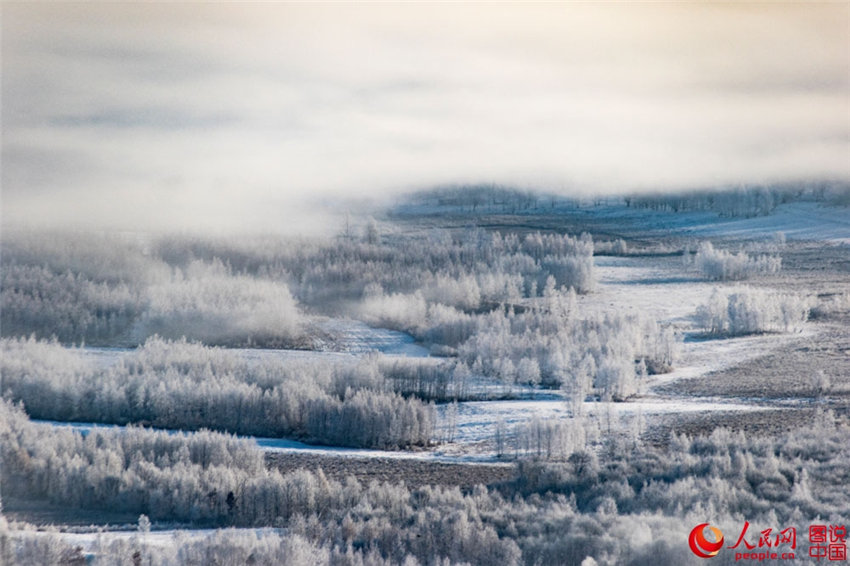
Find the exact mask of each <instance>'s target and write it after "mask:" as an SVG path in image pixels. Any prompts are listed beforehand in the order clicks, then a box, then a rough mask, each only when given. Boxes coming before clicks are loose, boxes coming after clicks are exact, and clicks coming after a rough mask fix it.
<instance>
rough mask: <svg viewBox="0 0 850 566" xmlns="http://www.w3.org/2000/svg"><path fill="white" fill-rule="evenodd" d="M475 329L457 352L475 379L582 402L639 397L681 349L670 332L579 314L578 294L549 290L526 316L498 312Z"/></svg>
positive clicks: (615, 317) (613, 316) (650, 324)
mask: <svg viewBox="0 0 850 566" xmlns="http://www.w3.org/2000/svg"><path fill="white" fill-rule="evenodd" d="M475 322H476V325H475V326H474V327H473V330H472V333H471V336H469V338H468V339H466V340H465V341H463V342H462V343H461V344H459V345H458V346H457V349H458V354H459V356H460V359H461V360H463V361H464V362H465V363H466V364H468V365H469V366H470V367H471V368H472V370H473V372H483V373H484V374H485V375H493V376H496V377H498V378H499V379H501V380H502V381H503V382H505V383H507V384H511V383H515V382H522V383H531V384H534V383H538V382H543V383H545V384H550V385H558V386H562V387H566V388H567V389H569V390H570V391H572V392H574V393H575V394H576V395H578V396H580V397H581V398H583V395H585V394H588V393H590V392H591V391H592V390H595V391H596V392H597V393H599V394H600V396H602V397H605V398H609V399H610V398H614V399H623V398H625V397H628V396H630V395H633V394H635V393H636V392H637V391H638V389H639V382H640V379H641V378H642V377H645V376H646V375H647V374H650V373H663V372H666V371H669V369H670V367H671V366H672V364H673V361H674V357H675V354H676V350H677V344H678V342H677V339H676V336H675V334H674V332H673V330H672V328H670V327H665V328H661V327H659V325H658V324H657V323H655V321H653V320H648V319H643V318H641V317H638V316H632V315H621V314H618V313H613V312H602V313H600V312H587V313H579V312H578V309H577V307H576V299H575V295H574V294H573V293H572V292H569V291H568V292H562V291H557V290H555V289H554V286H553V285H551V284H550V285H548V286H547V288H546V290H545V292H544V298H543V300H541V301H538V302H536V303H533V304H532V305H531V306H530V307H529V308H528V309H526V310H524V311H522V312H516V311H513V310H511V309H507V310H501V311H494V312H492V313H489V314H486V315H480V316H478V317H477V319H476V321H475ZM461 323H462V324H463V323H464V321H463V320H461Z"/></svg>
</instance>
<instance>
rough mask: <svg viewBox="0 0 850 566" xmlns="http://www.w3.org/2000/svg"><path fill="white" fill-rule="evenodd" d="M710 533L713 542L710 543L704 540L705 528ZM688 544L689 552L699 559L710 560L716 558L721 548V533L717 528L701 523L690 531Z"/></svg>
mask: <svg viewBox="0 0 850 566" xmlns="http://www.w3.org/2000/svg"><path fill="white" fill-rule="evenodd" d="M706 527H708V529H709V530H710V531H711V532H712V534H713V535H714V540H715V542H710V541H708V540H707V539H706V538H705V528H706ZM688 544H690V545H691V551H692V552H693V553H694V554H696V555H697V556H699V557H700V558H711V557H712V556H716V555H717V553H718V552H720V549H721V548H723V533H722V532H720V529H718V528H717V527H712V526H710V525H709V524H708V523H703V524H701V525H697V526H696V527H694V530H692V531H691V536H690V537H688Z"/></svg>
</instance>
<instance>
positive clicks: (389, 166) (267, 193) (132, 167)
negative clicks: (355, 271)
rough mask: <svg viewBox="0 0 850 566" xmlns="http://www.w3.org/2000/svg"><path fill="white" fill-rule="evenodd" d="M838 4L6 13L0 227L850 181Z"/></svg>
mask: <svg viewBox="0 0 850 566" xmlns="http://www.w3.org/2000/svg"><path fill="white" fill-rule="evenodd" d="M848 11H850V7H848V6H847V5H846V4H805V5H798V4H752V5H745V6H733V5H698V4H635V5H623V4H606V5H585V4H571V3H565V4H541V5H511V4H493V5H489V4H470V5H452V4H432V5H426V4H423V5H419V4H417V5H392V4H375V5H351V4H321V5H306V4H238V3H232V4H195V3H186V4H108V5H104V4H10V3H7V4H4V5H3V18H2V21H3V41H4V45H3V52H2V58H3V59H2V62H3V77H4V79H3V99H2V101H3V109H2V110H3V125H4V127H3V201H4V203H3V204H4V207H3V219H4V221H7V222H8V221H13V222H14V221H16V220H22V219H26V220H27V221H32V220H33V219H35V218H36V217H37V218H42V219H44V220H45V221H46V222H49V223H59V222H63V221H66V220H71V221H73V222H77V221H82V222H86V223H90V222H110V223H113V224H114V225H127V226H139V227H157V228H164V227H175V226H177V227H181V226H187V227H197V226H223V227H240V226H250V227H258V226H264V227H278V226H279V225H280V220H279V219H280V218H282V217H285V216H290V217H294V216H296V215H292V214H289V215H287V213H288V212H289V213H291V212H292V210H293V209H298V210H299V214H298V215H297V216H299V217H300V216H301V214H300V211H302V210H303V208H304V207H305V206H307V205H306V204H305V203H307V202H311V203H312V202H315V200H317V199H324V200H332V199H335V198H339V197H340V196H344V195H382V194H388V193H391V192H393V191H398V190H405V189H409V188H414V187H424V186H428V185H431V184H439V183H451V182H477V181H484V182H500V183H506V184H519V185H522V186H540V187H542V188H546V189H558V190H565V191H610V190H631V189H641V188H666V187H687V186H694V185H697V186H704V185H711V184H718V183H731V182H764V181H768V182H769V181H777V180H793V179H807V178H823V177H833V178H834V177H838V178H842V179H848V178H850V159H848V157H850V154H848V148H850V145H849V144H848V142H850V90H848V89H850V77H848V73H850V55H849V54H848V50H847V48H846V46H847V44H848V41H850V30H848V25H850V24H848V22H850V17H848V16H850V14H848ZM288 223H289V222H288V221H287V224H288Z"/></svg>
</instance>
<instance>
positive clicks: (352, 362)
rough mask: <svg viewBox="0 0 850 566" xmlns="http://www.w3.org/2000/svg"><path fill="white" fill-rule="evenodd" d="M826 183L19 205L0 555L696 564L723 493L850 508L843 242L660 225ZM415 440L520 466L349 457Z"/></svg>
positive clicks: (8, 298) (774, 205) (749, 500)
mask: <svg viewBox="0 0 850 566" xmlns="http://www.w3.org/2000/svg"><path fill="white" fill-rule="evenodd" d="M742 191H743V192H742ZM742 195H745V196H746V198H744V204H741V206H742V207H743V208H741V209H740V210H734V211H728V210H727V208H726V207H727V205H726V204H723V203H726V202H727V200H726V199H731V201H734V202H737V200H736V199H739V197H741V196H742ZM833 196H834V191H833V190H832V189H824V190H823V191H820V192H819V191H818V190H802V191H796V192H793V191H792V192H788V191H787V190H786V189H785V188H783V187H779V188H770V189H762V188H753V189H734V190H733V191H732V192H731V193H729V194H726V193H711V195H710V196H709V195H708V193H706V194H702V193H698V194H696V195H695V196H693V198H692V199H691V200H686V201H679V200H678V199H679V197H678V196H677V195H668V196H667V199H668V200H667V201H666V202H667V204H663V205H662V204H660V202H661V201H659V200H657V199H656V200H651V199H649V197H646V198H647V200H643V201H642V200H640V199H632V198H631V197H620V198H612V199H608V200H601V201H600V202H598V203H588V202H578V201H575V202H572V201H569V202H568V201H565V200H563V199H559V198H550V197H547V196H545V195H539V194H532V193H523V192H521V191H512V190H508V189H503V188H496V189H493V188H492V187H485V188H484V189H481V190H470V191H460V190H455V189H439V190H436V191H434V192H432V193H429V194H424V193H423V194H419V195H414V196H412V197H410V199H409V200H408V201H406V204H402V205H399V206H397V207H395V208H394V209H392V210H390V211H388V212H386V213H385V214H380V213H378V212H377V211H376V213H375V215H374V216H372V217H363V218H361V219H359V221H357V222H356V223H355V224H354V226H353V227H351V226H346V227H345V228H344V229H341V230H340V231H339V233H338V234H336V235H335V236H333V237H330V238H321V237H317V238H306V237H304V238H302V237H299V238H292V237H285V236H280V235H245V236H240V237H228V238H225V237H219V236H212V235H193V234H186V233H183V234H130V233H122V234H121V235H120V236H116V237H109V238H105V237H102V235H98V234H92V233H83V232H58V231H56V232H44V231H42V232H36V231H30V230H20V231H12V232H9V233H5V234H4V238H3V253H2V257H1V258H0V261H2V270H0V274H2V280H1V281H0V300H2V310H0V323H1V324H0V333H2V337H0V375H2V379H3V381H2V390H0V395H2V401H0V402H2V406H0V417H2V418H0V437H2V462H3V466H2V476H0V485H1V486H2V494H3V497H4V499H3V502H4V510H8V509H11V510H12V511H11V513H9V512H8V511H4V516H3V517H0V557H2V558H0V560H2V561H3V563H4V564H5V563H8V564H31V563H39V564H57V565H66V564H67V565H77V564H83V563H87V564H88V563H91V564H103V565H112V564H133V565H135V564H152V565H171V564H175V565H176V564H198V565H201V564H203V565H206V564H279V563H286V564H293V565H296V566H298V565H301V564H304V565H307V564H328V565H352V566H354V565H366V564H369V565H389V564H403V565H405V566H414V565H423V566H424V565H441V566H443V565H454V564H458V565H461V564H471V565H477V564H481V565H488V564H506V565H514V564H516V565H520V564H523V565H548V564H552V565H556V564H576V565H581V566H592V565H594V564H611V565H613V564H633V565H643V564H689V563H692V560H693V558H694V557H693V554H692V553H691V552H690V550H689V549H688V547H687V544H686V541H687V537H688V533H689V531H690V529H691V528H692V527H693V526H694V525H697V524H700V523H702V522H705V521H710V522H711V524H713V525H715V524H716V525H719V526H720V528H721V529H722V530H723V532H724V533H732V532H734V531H736V530H737V531H738V532H740V529H741V525H742V524H743V523H744V521H749V522H751V523H753V524H758V525H761V527H760V528H767V527H771V528H774V529H777V532H778V530H780V529H784V528H786V527H787V526H788V525H792V524H793V525H804V524H807V523H812V522H815V521H824V522H830V523H831V524H840V523H846V521H847V518H848V517H850V499H848V496H847V494H846V493H844V492H843V491H841V490H838V491H836V489H835V486H840V485H845V484H847V483H848V482H850V477H848V475H847V474H848V473H847V470H848V469H850V456H848V454H847V451H846V446H847V445H848V444H847V443H848V440H850V428H848V426H850V423H848V420H847V414H846V403H845V402H844V395H846V393H847V392H848V391H850V384H848V383H846V379H845V377H846V374H845V373H844V370H843V369H842V368H844V366H843V365H841V363H842V362H841V361H840V360H841V358H840V352H841V351H843V350H842V348H846V346H844V343H845V342H844V340H845V338H844V336H845V334H843V332H844V329H846V328H847V325H846V321H847V317H848V316H850V293H848V292H847V287H846V281H847V278H846V277H847V276H846V273H845V272H844V271H842V267H841V265H843V263H841V262H842V261H844V260H843V259H841V258H843V256H842V255H841V254H842V253H843V251H844V249H845V248H844V247H842V246H841V244H837V245H835V246H833V245H832V244H824V243H822V242H818V243H814V244H813V243H811V242H808V241H800V240H797V239H795V235H794V232H793V231H789V232H788V237H786V233H785V232H783V231H782V230H781V229H782V228H783V226H781V225H777V229H773V228H771V230H770V231H764V230H762V229H761V228H759V230H760V231H759V232H758V233H757V234H756V235H755V236H752V237H746V238H742V237H729V236H725V235H724V234H723V233H722V231H720V232H719V231H708V232H706V233H698V232H693V231H692V228H691V227H690V225H688V224H687V223H685V224H684V226H685V227H684V228H682V229H681V232H680V233H676V232H675V231H671V232H670V234H666V233H665V234H664V235H659V232H657V231H655V229H654V228H653V227H652V224H653V223H655V222H657V221H658V220H657V219H658V218H662V219H664V222H667V223H668V224H666V225H665V226H673V227H674V228H675V227H676V226H677V224H676V222H678V220H677V219H678V218H681V217H682V215H685V216H687V215H689V214H693V213H694V211H697V212H698V213H699V214H710V215H713V216H712V218H714V219H715V222H717V223H719V224H717V225H718V226H721V227H722V226H723V225H722V223H723V222H741V221H743V222H751V221H754V220H756V221H758V220H759V219H761V218H764V217H767V218H771V215H775V214H779V213H781V211H782V210H783V208H782V207H788V206H791V207H794V206H799V205H802V206H804V207H825V208H824V210H827V211H830V210H833V209H831V208H828V207H831V206H832V204H827V203H831V202H832V200H830V199H832V198H833ZM659 198H660V197H659ZM701 199H702V200H701ZM705 199H708V200H705ZM731 201H729V202H731ZM765 203H768V204H765ZM768 205H769V206H768ZM417 207H419V208H418V210H419V212H418V213H416V212H415V211H416V210H417ZM760 207H762V208H763V210H762V208H760ZM434 210H436V211H438V216H437V218H439V219H440V220H439V221H435V220H434V216H433V215H432V212H433V211H434ZM612 210H613V211H614V212H611V211H612ZM805 210H819V209H818V208H811V209H810V208H807V209H805ZM835 210H840V209H835ZM588 211H590V214H588ZM777 211H779V212H777ZM612 214H613V215H614V217H613V218H614V219H613V220H612V217H611V215H612ZM644 214H653V215H661V216H653V217H652V218H653V220H651V221H645V220H642V221H641V222H643V224H640V223H637V224H629V222H632V221H633V220H634V219H635V218H642V215H644ZM618 215H619V216H618ZM635 215H637V216H635ZM471 217H472V218H474V221H470V218H471ZM519 217H527V218H524V220H522V222H521V223H519V224H517V222H518V221H517V218H519ZM620 219H622V220H620ZM630 219H631V220H630ZM712 226H713V225H712ZM771 226H773V225H771ZM836 226H839V228H838V230H839V232H838V235H839V236H840V235H841V232H840V230H841V228H840V224H838V223H836ZM824 254H826V256H825V257H832V256H830V255H829V254H834V257H836V258H838V259H837V260H836V261H835V263H833V264H827V263H824V262H823V259H822V257H821V256H823V255H824ZM780 348H781V351H780ZM815 353H817V354H815ZM774 355H777V356H779V358H777V359H778V360H779V362H778V363H780V364H783V363H785V364H787V367H788V368H794V369H793V371H794V372H796V373H794V374H793V375H791V376H790V377H785V376H784V375H779V376H776V375H775V374H769V373H764V375H762V374H761V373H759V372H762V371H764V372H767V370H766V369H764V368H767V367H768V366H769V365H770V363H771V362H770V361H769V359H770V357H771V356H774ZM797 355H799V356H802V357H800V358H795V357H793V356H797ZM812 355H818V356H821V355H822V356H825V357H823V358H818V359H820V360H827V361H828V362H829V363H834V364H836V365H835V366H834V368H833V367H832V366H830V365H826V366H824V367H825V368H826V369H824V370H822V371H821V372H820V373H818V374H816V375H808V373H806V372H808V370H809V369H810V367H811V365H812V363H813V362H810V361H809V358H808V357H806V356H812ZM760 356H762V357H760ZM748 363H752V364H760V365H756V366H755V367H757V370H755V371H752V370H746V371H745V370H740V371H741V372H744V374H743V376H742V374H741V373H735V372H736V371H738V370H737V369H736V367H737V365H740V366H741V367H753V366H746V364H748ZM818 363H822V362H818ZM736 364H737V365H736ZM799 368H803V369H799ZM789 371H791V370H789ZM804 373H805V375H804ZM809 373H810V372H809ZM770 376H773V377H770ZM767 379H773V380H775V381H771V382H768V381H766V380H767ZM750 381H755V385H752V386H751V389H748V390H747V391H756V393H747V394H739V393H733V391H737V390H736V389H735V388H736V387H750V385H748V384H749V383H750ZM700 384H702V385H701V386H702V387H703V389H710V390H711V391H710V393H709V394H707V393H704V392H703V393H688V391H690V390H689V389H687V388H688V387H690V388H692V389H693V388H698V387H700ZM773 387H776V388H778V389H777V391H776V392H772V393H771V394H770V395H767V394H766V393H765V392H767V391H769V390H770V389H771V388H773ZM783 388H784V389H783ZM709 395H710V396H709ZM774 398H775V399H776V401H775V402H774V401H771V399H774ZM691 411H692V412H691ZM275 443H280V444H279V446H284V449H283V451H282V452H277V453H275V454H276V456H275V457H271V454H272V453H273V452H270V451H269V450H270V449H269V448H268V447H269V446H272V447H274V446H276V445H275ZM287 443H289V444H287ZM293 443H294V444H293ZM291 446H295V448H292V447H291ZM364 449H368V450H369V451H367V452H361V450H364ZM272 450H274V448H272ZM286 450H295V451H301V453H303V454H310V455H311V456H310V457H311V458H314V460H313V461H314V462H316V463H315V464H311V465H307V466H306V467H304V468H301V469H292V468H287V467H283V468H281V467H279V466H278V464H277V463H279V462H281V461H285V460H286V457H287V455H288V454H289V453H290V452H287V451H286ZM346 451H350V452H346ZM294 453H298V452H294ZM402 457H403V458H409V459H413V461H415V462H416V465H417V466H422V467H434V466H438V465H439V463H440V462H441V461H444V460H446V461H450V462H453V463H454V464H462V465H468V466H471V467H475V466H481V467H482V469H483V468H486V467H488V466H489V467H500V468H499V469H502V470H503V469H505V468H506V467H507V469H509V470H510V472H509V473H508V474H507V476H508V477H509V478H510V479H508V480H503V481H498V482H485V481H482V482H480V483H479V484H478V485H467V486H463V487H459V486H457V485H453V484H451V483H450V482H445V483H442V482H436V483H435V482H433V481H431V482H428V483H425V484H424V485H423V484H421V483H419V482H417V481H414V477H413V476H410V477H408V476H405V475H404V474H401V475H398V476H391V477H389V478H388V477H374V476H369V474H368V473H365V474H362V475H359V476H358V475H355V474H354V472H357V471H358V470H362V468H363V467H364V466H365V467H368V461H369V459H385V461H392V459H393V458H402ZM340 468H341V469H342V470H343V472H342V473H341V472H340ZM345 470H352V473H349V474H348V475H346V473H345ZM357 473H360V472H357ZM482 477H485V476H482ZM502 477H505V476H504V475H503V476H502ZM707 494H708V495H707ZM22 502H25V505H23V507H21V506H22ZM32 506H35V507H36V508H43V509H48V510H53V511H51V512H53V513H55V512H56V509H61V512H60V516H61V517H64V518H66V519H68V520H70V519H71V518H73V517H76V516H77V514H80V513H92V512H93V513H104V514H106V513H113V514H115V513H117V514H121V516H123V517H133V518H134V519H133V520H132V522H131V523H124V524H122V525H120V526H119V528H118V529H113V528H111V527H110V526H109V525H100V526H97V525H95V526H92V527H82V526H79V525H77V526H74V527H72V526H71V525H64V526H63V525H62V522H61V520H60V521H59V529H58V530H57V529H53V528H51V527H46V526H45V525H44V524H43V523H42V524H39V525H38V526H35V525H32V524H30V523H29V522H28V521H31V520H36V521H37V517H38V515H33V514H32V513H31V512H30V511H28V509H30V508H32ZM21 509H23V510H21ZM81 516H85V517H89V516H90V515H81ZM136 517H137V518H138V519H137V520H136V519H135V518H136ZM69 528H70V529H72V531H68V529H69ZM800 528H802V527H800ZM73 529H77V530H79V531H80V532H79V533H76V532H73ZM98 529H101V530H103V531H104V533H102V534H101V535H98V534H97V532H96V531H97V530H98ZM63 531H64V532H63ZM164 533H171V534H168V535H167V536H168V537H169V538H167V540H166V541H165V542H163V539H162V538H161V537H163V536H166V535H164ZM181 533H182V534H181ZM77 535H79V536H80V537H83V538H82V539H81V540H84V541H85V543H84V544H83V545H82V546H81V545H77V544H76V543H75V542H74V540H76V539H74V538H73V537H74V536H77ZM728 536H731V534H728ZM752 536H754V537H755V536H757V535H756V534H753V535H752ZM86 537H87V538H86ZM683 541H685V543H683ZM715 562H717V563H719V564H731V563H733V562H734V559H733V553H731V552H728V553H724V554H723V555H720V556H718V557H716V558H715ZM798 563H805V561H803V560H801V561H799V562H798Z"/></svg>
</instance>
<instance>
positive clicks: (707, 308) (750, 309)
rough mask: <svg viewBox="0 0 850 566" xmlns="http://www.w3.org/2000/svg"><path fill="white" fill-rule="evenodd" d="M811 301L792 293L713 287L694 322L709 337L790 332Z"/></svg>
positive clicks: (801, 320)
mask: <svg viewBox="0 0 850 566" xmlns="http://www.w3.org/2000/svg"><path fill="white" fill-rule="evenodd" d="M810 308H811V300H810V299H809V298H807V297H800V296H798V295H794V294H785V293H772V292H768V291H764V290H760V289H751V288H749V287H744V288H740V289H736V290H731V291H720V290H718V289H715V290H714V291H713V292H712V294H711V297H710V298H709V299H708V302H706V303H704V304H702V305H700V306H699V307H698V308H697V312H696V318H697V322H698V324H699V325H700V326H701V327H702V328H703V329H704V330H705V331H706V332H707V333H708V334H710V335H713V336H740V335H742V334H757V333H761V332H792V331H796V330H799V329H800V327H801V326H802V325H803V323H805V322H806V320H807V319H808V316H809V309H810Z"/></svg>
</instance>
